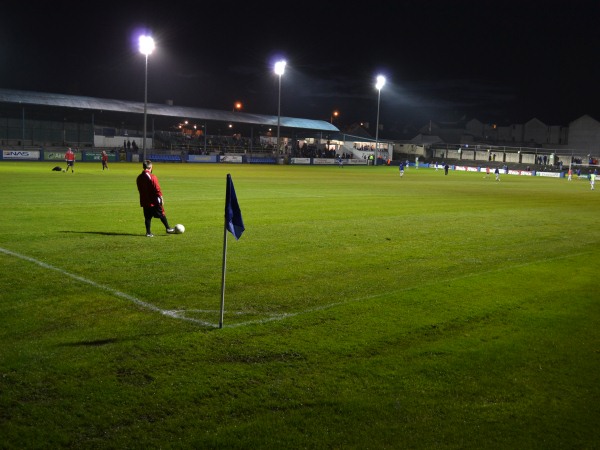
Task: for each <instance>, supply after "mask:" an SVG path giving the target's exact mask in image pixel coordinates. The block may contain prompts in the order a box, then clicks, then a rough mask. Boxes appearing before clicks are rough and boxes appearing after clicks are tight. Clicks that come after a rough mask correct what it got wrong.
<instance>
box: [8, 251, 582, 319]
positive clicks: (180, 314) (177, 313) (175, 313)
mask: <svg viewBox="0 0 600 450" xmlns="http://www.w3.org/2000/svg"><path fill="white" fill-rule="evenodd" d="M0 252H2V253H5V254H7V255H11V256H15V257H17V258H20V259H23V260H25V261H29V262H32V263H34V264H37V265H39V266H41V267H44V268H46V269H50V270H55V271H57V272H59V273H62V274H63V275H67V276H69V277H71V278H73V279H75V280H78V281H81V282H83V283H87V284H89V285H90V286H94V287H96V288H98V289H101V290H104V291H107V292H110V293H111V294H113V295H115V296H116V297H120V298H124V299H126V300H129V301H131V302H133V303H135V304H136V305H139V306H141V307H143V308H146V309H150V310H151V311H155V312H158V313H160V314H162V315H165V316H168V317H171V318H173V319H180V320H187V321H189V322H194V323H197V324H200V325H204V326H207V327H213V328H216V327H218V326H219V325H218V324H216V323H211V322H205V321H203V320H198V319H193V318H191V317H186V316H185V314H186V312H211V313H212V312H215V313H217V312H218V311H217V310H199V309H196V310H189V311H183V310H166V309H160V308H159V307H157V306H154V305H152V304H151V303H146V302H143V301H142V300H140V299H138V298H136V297H133V296H131V295H128V294H125V293H123V292H120V291H117V290H116V289H113V288H111V287H108V286H104V285H101V284H98V283H96V282H94V281H92V280H88V279H87V278H84V277H80V276H79V275H75V274H72V273H69V272H66V271H64V270H62V269H59V268H58V267H54V266H52V265H50V264H46V263H44V262H42V261H38V260H37V259H34V258H30V257H29V256H25V255H21V254H20V253H16V252H12V251H10V250H7V249H5V248H2V247H0ZM586 253H588V252H580V253H576V254H568V255H559V256H555V257H553V258H544V259H542V260H538V261H529V262H525V263H522V264H515V265H513V266H504V267H498V268H496V269H491V270H486V271H484V272H477V273H469V274H464V275H460V276H457V277H454V278H447V279H443V280H437V281H433V282H432V283H431V284H438V283H447V282H452V281H458V280H461V279H465V278H471V277H474V276H481V275H487V274H490V273H495V272H504V271H507V270H510V269H516V268H519V267H527V266H530V265H533V264H537V263H540V262H545V261H555V260H559V259H565V258H569V257H574V256H577V257H578V256H581V255H583V254H586ZM420 287H422V285H419V286H409V287H405V288H402V289H396V290H393V291H387V292H381V293H379V294H372V295H367V296H365V297H361V298H354V299H347V300H345V301H341V302H333V303H329V304H327V305H321V306H317V307H315V308H309V309H305V310H303V311H300V312H295V313H282V314H272V315H271V317H266V318H264V319H257V320H249V321H247V322H238V323H234V324H223V328H233V327H242V326H247V325H254V324H263V323H267V322H273V321H275V320H283V319H286V318H288V317H294V316H297V315H300V314H306V313H311V312H316V311H322V310H325V309H329V308H333V307H335V306H340V305H345V304H347V303H352V302H360V301H364V300H372V299H375V298H379V297H385V296H387V295H393V294H399V293H401V292H407V291H411V290H415V289H418V288H420ZM230 313H232V314H243V313H234V312H230Z"/></svg>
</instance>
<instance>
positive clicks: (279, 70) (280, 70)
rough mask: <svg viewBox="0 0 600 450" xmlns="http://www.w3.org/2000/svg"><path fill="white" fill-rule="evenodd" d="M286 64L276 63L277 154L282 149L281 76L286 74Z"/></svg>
mask: <svg viewBox="0 0 600 450" xmlns="http://www.w3.org/2000/svg"><path fill="white" fill-rule="evenodd" d="M285 65H286V62H285V61H283V60H281V61H277V62H276V63H275V74H276V75H277V76H279V99H278V102H277V154H279V149H280V148H281V144H280V142H279V128H280V125H281V76H282V75H283V73H284V72H285Z"/></svg>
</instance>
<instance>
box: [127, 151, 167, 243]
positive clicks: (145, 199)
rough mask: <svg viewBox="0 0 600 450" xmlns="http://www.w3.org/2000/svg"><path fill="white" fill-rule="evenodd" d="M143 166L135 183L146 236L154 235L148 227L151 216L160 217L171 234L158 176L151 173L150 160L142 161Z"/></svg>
mask: <svg viewBox="0 0 600 450" xmlns="http://www.w3.org/2000/svg"><path fill="white" fill-rule="evenodd" d="M143 166H144V171H143V172H142V173H141V174H139V175H138V177H137V180H136V183H137V188H138V192H139V193H140V206H141V207H142V208H144V224H145V225H146V236H148V237H154V235H153V234H152V230H151V227H150V225H151V223H152V218H153V217H156V218H157V219H160V221H161V222H162V224H163V225H164V226H165V229H166V230H167V233H168V234H173V233H175V229H174V228H171V227H170V226H169V221H168V220H167V216H166V215H165V208H164V202H163V195H162V191H161V189H160V184H159V183H158V178H156V175H154V174H153V173H152V161H150V160H146V161H144V163H143Z"/></svg>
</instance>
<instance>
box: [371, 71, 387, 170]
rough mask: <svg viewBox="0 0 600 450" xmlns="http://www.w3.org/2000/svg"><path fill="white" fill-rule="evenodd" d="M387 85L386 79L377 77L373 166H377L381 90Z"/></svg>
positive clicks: (380, 76) (381, 76)
mask: <svg viewBox="0 0 600 450" xmlns="http://www.w3.org/2000/svg"><path fill="white" fill-rule="evenodd" d="M384 85H385V77H384V76H383V75H377V82H376V83H375V89H377V128H376V129H375V152H374V154H373V165H374V166H375V165H377V148H378V146H379V104H380V102H381V88H383V86H384Z"/></svg>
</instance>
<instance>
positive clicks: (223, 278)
mask: <svg viewBox="0 0 600 450" xmlns="http://www.w3.org/2000/svg"><path fill="white" fill-rule="evenodd" d="M225 220H227V219H225ZM226 268H227V223H226V224H225V226H224V227H223V269H222V271H221V316H220V318H219V328H223V312H224V311H225V269H226Z"/></svg>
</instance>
